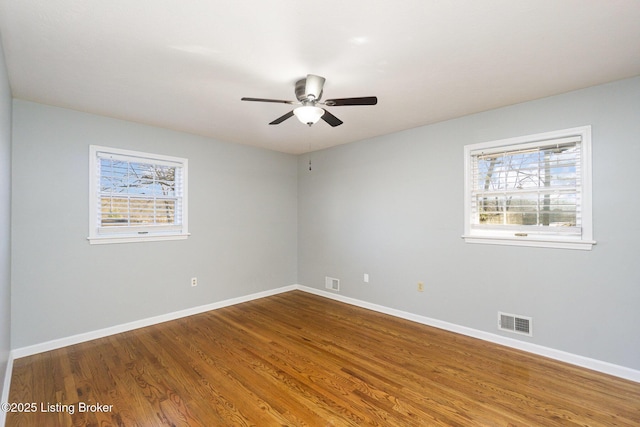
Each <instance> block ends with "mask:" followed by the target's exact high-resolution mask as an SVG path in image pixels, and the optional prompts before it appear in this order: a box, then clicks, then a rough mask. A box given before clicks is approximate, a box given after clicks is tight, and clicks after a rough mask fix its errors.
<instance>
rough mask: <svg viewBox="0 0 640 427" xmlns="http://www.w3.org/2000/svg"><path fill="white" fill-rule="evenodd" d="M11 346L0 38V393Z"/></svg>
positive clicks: (7, 112)
mask: <svg viewBox="0 0 640 427" xmlns="http://www.w3.org/2000/svg"><path fill="white" fill-rule="evenodd" d="M10 347H11V90H10V89H9V78H8V77H7V69H6V66H5V62H4V52H3V50H2V40H0V395H1V394H2V386H3V384H4V375H5V371H6V367H7V360H8V359H9V351H10ZM0 418H1V417H0Z"/></svg>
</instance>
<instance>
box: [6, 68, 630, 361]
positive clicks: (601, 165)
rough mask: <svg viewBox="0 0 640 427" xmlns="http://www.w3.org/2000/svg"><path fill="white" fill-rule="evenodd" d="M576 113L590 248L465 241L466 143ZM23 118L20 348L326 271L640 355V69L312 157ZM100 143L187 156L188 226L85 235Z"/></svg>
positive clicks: (375, 299)
mask: <svg viewBox="0 0 640 427" xmlns="http://www.w3.org/2000/svg"><path fill="white" fill-rule="evenodd" d="M8 112H10V106H9V107H6V108H5V110H3V111H0V114H2V115H3V117H10V114H9V113H8ZM5 113H6V114H5ZM582 125H592V131H593V187H594V194H593V199H594V236H595V239H596V240H597V241H598V244H597V245H596V246H595V247H594V249H593V250H592V251H590V252H583V251H570V250H558V249H538V248H525V247H503V246H485V245H471V244H465V243H464V242H463V240H462V239H461V238H460V236H461V234H462V231H463V213H462V206H463V172H464V171H463V146H464V145H465V144H470V143H475V142H482V141H488V140H494V139H501V138H508V137H513V136H521V135H527V134H534V133H540V132H546V131H550V130H557V129H564V128H569V127H575V126H582ZM13 128H14V129H13V153H12V155H13V165H12V167H13V173H12V178H13V184H12V191H13V204H12V224H13V234H12V247H13V249H12V251H13V252H12V277H13V279H12V280H13V291H12V313H13V315H12V348H20V347H24V346H28V345H31V344H38V343H42V342H44V341H47V340H51V339H56V338H62V337H67V336H70V335H74V334H78V333H83V332H90V331H94V330H97V329H101V328H105V327H109V326H113V325H118V324H122V323H126V322H131V321H135V320H139V319H145V318H148V317H151V316H155V315H161V314H165V313H169V312H173V311H178V310H181V309H185V308H190V307H194V306H198V305H203V304H208V303H212V302H216V301H221V300H224V299H228V298H232V297H237V296H241V295H247V294H251V293H255V292H259V291H263V290H269V289H274V288H277V287H281V286H284V285H288V284H293V283H300V284H303V285H307V286H312V287H316V288H319V289H322V288H323V287H324V277H325V276H326V275H329V276H333V277H337V278H339V279H341V286H342V289H341V294H343V295H345V296H350V297H353V298H357V299H360V300H363V301H368V302H372V303H375V304H381V305H384V306H387V307H390V308H395V309H399V310H404V311H407V312H411V313H415V314H418V315H423V316H427V317H431V318H435V319H439V320H443V321H447V322H451V323H454V324H457V325H461V326H467V327H471V328H474V329H477V330H481V331H487V332H491V333H496V334H504V335H505V336H510V337H513V338H517V339H522V340H525V341H528V342H532V343H536V344H540V345H542V346H545V347H550V348H553V349H557V350H563V351H567V352H570V353H573V354H577V355H582V356H586V357H590V358H594V359H598V360H601V361H606V362H610V363H614V364H617V365H621V366H626V367H629V368H632V369H640V357H639V356H638V354H640V310H638V305H639V303H640V267H639V266H638V255H640V250H638V249H637V248H636V247H635V244H636V243H637V241H638V240H639V238H640V225H639V223H638V222H637V221H636V216H637V215H636V212H637V211H638V210H640V199H639V198H638V197H635V193H636V192H635V180H634V178H633V176H632V173H633V171H634V170H635V169H636V164H637V160H636V159H638V158H640V144H638V135H640V78H635V79H630V80H626V81H620V82H615V83H611V84H608V85H603V86H598V87H593V88H590V89H586V90H581V91H577V92H572V93H568V94H564V95H560V96H556V97H551V98H546V99H542V100H538V101H535V102H529V103H524V104H519V105H515V106H511V107H508V108H502V109H498V110H493V111H489V112H485V113H481V114H475V115H472V116H467V117H463V118H460V119H456V120H451V121H447V122H443V123H439V124H435V125H431V126H425V127H421V128H416V129H412V130H408V131H405V132H399V133H396V134H392V135H387V136H383V137H379V138H374V139H370V140H366V141H360V142H356V143H352V144H347V145H343V146H339V147H334V148H332V149H328V150H323V151H320V152H316V153H313V154H312V155H311V158H312V161H313V170H312V171H308V156H307V155H303V156H300V157H299V158H297V159H296V157H294V156H289V155H285V154H281V153H275V152H270V151H265V150H260V149H256V148H252V147H245V146H240V145H233V144H227V143H223V142H219V141H215V140H212V139H208V138H203V137H198V136H194V135H188V134H183V133H179V132H172V131H168V130H164V129H159V128H153V127H148V126H143V125H138V124H134V123H129V122H124V121H118V120H113V119H109V118H105V117H99V116H95V115H90V114H85V113H79V112H75V111H70V110H66V109H61V108H54V107H49V106H44V105H39V104H34V103H30V102H26V101H19V100H15V101H14V103H13ZM89 144H99V145H107V146H114V147H121V148H127V149H133V150H140V151H150V152H157V153H161V154H168V155H175V156H180V157H187V158H189V168H190V183H191V186H190V193H189V197H190V200H189V202H190V203H189V212H190V231H191V233H192V236H191V237H190V238H189V239H188V240H186V241H177V242H150V243H136V244H124V245H104V246H102V245H94V246H91V245H89V244H88V242H87V241H86V237H87V233H88V229H87V227H88V187H87V185H88V184H87V174H88V146H89ZM5 152H7V153H8V152H9V148H8V147H6V144H5V145H4V146H2V153H3V154H4V153H5ZM621 171H622V172H621ZM52 209H53V210H54V214H53V215H51V214H48V212H49V211H50V210H52ZM0 220H2V218H0ZM6 223H7V221H4V222H2V223H1V224H0V225H2V224H4V225H5V229H6ZM5 258H6V259H8V257H5ZM364 273H368V274H369V276H370V283H368V284H365V283H363V280H362V276H363V274H364ZM193 276H197V277H198V279H199V283H200V284H199V286H198V287H196V288H191V287H190V285H189V279H190V277H193ZM3 280H4V279H3ZM418 281H422V282H424V283H425V284H426V290H425V292H424V293H418V292H417V291H416V283H417V282H418ZM5 292H6V291H5ZM499 310H500V311H506V312H510V313H515V314H520V315H525V316H532V317H533V319H534V323H533V325H534V336H533V337H532V338H528V337H519V336H513V335H506V334H505V333H501V332H499V331H497V329H496V316H497V311H499Z"/></svg>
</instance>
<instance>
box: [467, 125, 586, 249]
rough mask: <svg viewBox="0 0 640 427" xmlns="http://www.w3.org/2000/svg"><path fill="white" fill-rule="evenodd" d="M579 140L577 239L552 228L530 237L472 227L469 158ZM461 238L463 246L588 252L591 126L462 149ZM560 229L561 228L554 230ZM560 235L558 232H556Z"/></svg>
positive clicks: (519, 233) (474, 145) (471, 164)
mask: <svg viewBox="0 0 640 427" xmlns="http://www.w3.org/2000/svg"><path fill="white" fill-rule="evenodd" d="M575 137H579V138H580V139H581V143H580V147H581V151H580V162H581V165H580V172H579V175H578V176H579V180H580V183H579V187H580V199H581V201H580V204H581V210H580V214H581V227H580V229H579V233H578V235H571V234H567V233H561V232H554V230H553V229H552V227H550V229H549V230H548V231H547V230H545V232H543V233H531V232H524V231H520V232H519V231H518V230H514V229H509V230H505V229H502V228H501V226H499V225H497V226H494V227H491V226H489V227H486V226H485V227H483V228H480V227H474V226H473V225H474V215H475V214H474V212H473V206H472V204H473V203H472V198H473V195H472V194H473V193H472V192H473V171H472V167H473V156H474V155H478V154H480V153H483V152H489V153H491V152H499V151H505V152H509V151H515V150H519V149H529V148H536V147H541V146H545V145H548V143H549V141H550V140H557V139H561V138H575ZM464 169H465V180H464V195H465V198H464V218H465V223H464V234H463V236H462V238H463V239H464V240H465V242H467V243H481V244H492V245H512V246H533V247H546V248H559V249H578V250H591V249H592V246H593V245H595V244H596V242H595V241H594V240H593V230H592V228H593V227H592V194H591V126H582V127H576V128H570V129H563V130H558V131H553V132H545V133H539V134H535V135H527V136H520V137H515V138H507V139H501V140H497V141H489V142H482V143H478V144H470V145H466V146H465V147H464ZM558 228H559V229H561V228H562V227H558ZM558 231H562V230H558Z"/></svg>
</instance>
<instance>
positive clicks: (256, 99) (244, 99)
mask: <svg viewBox="0 0 640 427" xmlns="http://www.w3.org/2000/svg"><path fill="white" fill-rule="evenodd" d="M240 100H241V101H255V102H276V103H278V104H297V102H295V101H284V100H282V99H265V98H241V99H240Z"/></svg>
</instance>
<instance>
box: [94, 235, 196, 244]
mask: <svg viewBox="0 0 640 427" xmlns="http://www.w3.org/2000/svg"><path fill="white" fill-rule="evenodd" d="M189 236H190V234H189V233H187V234H159V235H146V236H137V235H126V236H93V237H87V240H89V243H90V244H92V245H108V244H113V243H139V242H159V241H163V240H185V239H187V238H188V237H189Z"/></svg>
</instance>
